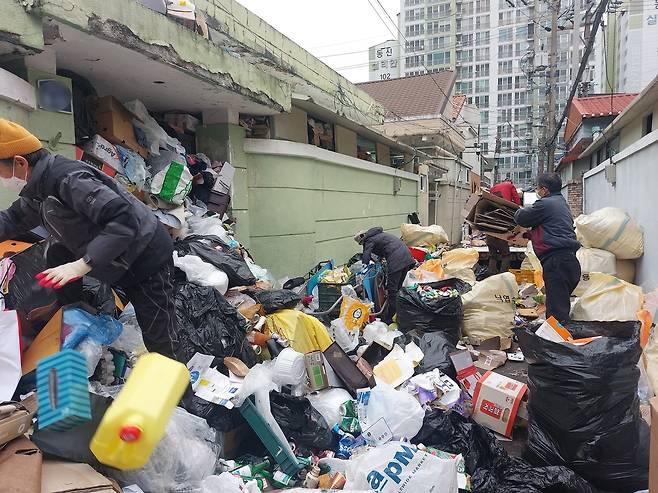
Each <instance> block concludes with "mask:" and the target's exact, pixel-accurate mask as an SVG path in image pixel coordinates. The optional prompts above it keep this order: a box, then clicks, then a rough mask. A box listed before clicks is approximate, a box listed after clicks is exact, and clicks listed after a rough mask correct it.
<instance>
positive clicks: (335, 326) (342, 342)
mask: <svg viewBox="0 0 658 493" xmlns="http://www.w3.org/2000/svg"><path fill="white" fill-rule="evenodd" d="M327 332H329V337H331V339H333V341H334V342H335V343H336V344H338V345H339V346H340V347H341V349H342V350H343V351H345V352H346V353H349V352H350V351H353V350H354V349H356V347H357V346H358V345H359V329H356V330H349V329H348V328H347V327H346V326H345V322H344V321H343V319H342V318H336V319H334V320H332V321H331V324H330V325H329V329H328V330H327Z"/></svg>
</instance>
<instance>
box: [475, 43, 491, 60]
mask: <svg viewBox="0 0 658 493" xmlns="http://www.w3.org/2000/svg"><path fill="white" fill-rule="evenodd" d="M488 60H489V48H488V47H487V48H476V49H475V61H476V62H486V61H488Z"/></svg>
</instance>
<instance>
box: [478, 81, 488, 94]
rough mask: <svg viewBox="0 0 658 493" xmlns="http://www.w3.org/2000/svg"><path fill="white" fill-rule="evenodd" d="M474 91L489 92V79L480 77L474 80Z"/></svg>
mask: <svg viewBox="0 0 658 493" xmlns="http://www.w3.org/2000/svg"><path fill="white" fill-rule="evenodd" d="M475 92H476V93H478V94H481V93H483V92H489V79H480V80H476V81H475Z"/></svg>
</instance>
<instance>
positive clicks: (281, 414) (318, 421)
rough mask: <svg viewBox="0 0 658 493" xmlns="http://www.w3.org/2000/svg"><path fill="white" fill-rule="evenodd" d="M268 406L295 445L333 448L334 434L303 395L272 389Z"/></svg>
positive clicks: (323, 448) (322, 448)
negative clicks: (296, 395) (287, 393)
mask: <svg viewBox="0 0 658 493" xmlns="http://www.w3.org/2000/svg"><path fill="white" fill-rule="evenodd" d="M270 406H271V408H272V415H273V416H274V419H275V420H276V422H277V423H278V424H279V426H280V427H281V430H282V431H283V433H284V434H285V435H286V437H288V438H290V439H292V440H293V441H294V442H295V444H296V445H301V446H303V447H309V448H312V449H317V450H334V449H335V446H336V443H337V442H336V435H334V434H333V433H332V432H331V428H329V425H327V422H326V421H325V419H324V418H323V417H322V415H321V414H320V413H319V412H318V411H316V410H315V408H314V407H313V406H312V405H311V403H310V401H309V400H308V399H306V398H305V397H293V396H291V395H286V394H282V393H280V392H276V391H272V392H270Z"/></svg>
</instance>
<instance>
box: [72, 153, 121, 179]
mask: <svg viewBox="0 0 658 493" xmlns="http://www.w3.org/2000/svg"><path fill="white" fill-rule="evenodd" d="M78 161H82V162H83V163H85V164H88V165H89V166H93V167H94V168H96V169H99V170H101V171H102V172H103V173H105V174H106V175H107V176H109V177H111V178H114V177H115V176H116V175H117V170H116V169H114V168H113V167H112V166H110V165H109V164H106V163H104V162H103V161H101V160H100V159H98V158H96V157H94V156H92V155H91V154H89V153H87V152H81V153H80V157H78Z"/></svg>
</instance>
